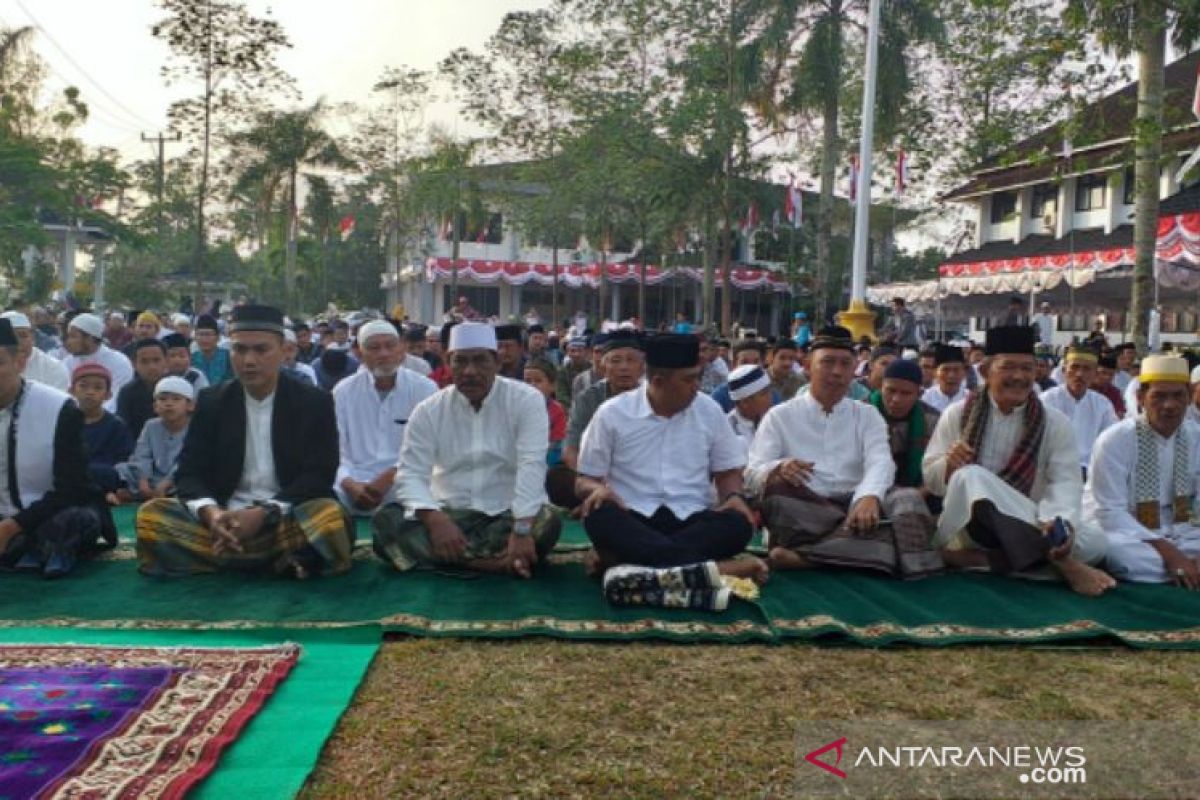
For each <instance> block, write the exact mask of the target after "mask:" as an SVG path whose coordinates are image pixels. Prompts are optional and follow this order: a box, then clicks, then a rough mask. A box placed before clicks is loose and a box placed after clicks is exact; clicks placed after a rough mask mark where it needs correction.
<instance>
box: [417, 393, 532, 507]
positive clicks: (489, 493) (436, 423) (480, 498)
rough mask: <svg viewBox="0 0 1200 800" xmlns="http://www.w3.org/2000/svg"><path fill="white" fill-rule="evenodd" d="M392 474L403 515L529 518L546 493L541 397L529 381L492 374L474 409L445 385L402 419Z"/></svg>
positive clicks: (465, 399)
mask: <svg viewBox="0 0 1200 800" xmlns="http://www.w3.org/2000/svg"><path fill="white" fill-rule="evenodd" d="M407 428H408V430H406V431H405V433H404V445H403V446H402V447H401V448H400V463H399V465H398V466H399V469H398V471H397V472H396V492H397V498H398V500H399V501H400V503H401V504H402V505H403V506H404V509H405V512H406V513H407V514H409V515H412V514H415V513H416V512H417V511H421V510H423V509H439V508H454V509H471V510H474V511H479V512H481V513H484V514H490V515H499V514H502V513H504V512H505V511H509V510H511V511H512V514H513V517H514V518H516V519H522V518H525V517H532V516H535V515H536V514H537V513H538V512H539V511H540V510H541V508H542V506H543V505H545V504H546V503H547V502H548V500H547V497H546V488H545V481H546V442H547V441H549V439H550V420H549V418H548V417H547V416H546V399H545V398H544V397H543V396H542V395H541V393H539V392H538V391H537V389H534V388H533V387H531V386H527V385H525V384H523V383H520V382H519V381H513V380H509V379H507V378H501V377H497V378H496V382H495V383H494V384H493V385H492V389H491V391H490V392H488V395H487V397H485V398H484V400H483V403H482V405H481V406H480V408H479V410H478V411H476V410H475V408H474V407H473V406H472V405H471V403H470V401H469V400H467V398H466V397H464V396H463V395H462V394H461V393H460V392H459V391H458V389H456V388H455V387H453V386H447V387H446V388H445V389H442V390H441V391H438V392H436V393H435V394H433V395H431V396H430V397H428V398H427V399H425V400H423V401H422V402H421V403H419V404H418V405H417V407H416V408H415V409H414V410H413V413H412V416H411V417H409V419H408V425H407Z"/></svg>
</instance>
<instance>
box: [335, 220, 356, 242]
mask: <svg viewBox="0 0 1200 800" xmlns="http://www.w3.org/2000/svg"><path fill="white" fill-rule="evenodd" d="M338 230H339V231H340V232H341V234H342V241H343V242H344V241H346V240H347V239H349V238H350V235H351V234H353V233H354V217H351V216H345V217H342V221H341V222H339V223H338Z"/></svg>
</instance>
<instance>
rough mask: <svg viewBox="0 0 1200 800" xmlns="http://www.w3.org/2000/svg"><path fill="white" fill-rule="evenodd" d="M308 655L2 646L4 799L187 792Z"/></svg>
mask: <svg viewBox="0 0 1200 800" xmlns="http://www.w3.org/2000/svg"><path fill="white" fill-rule="evenodd" d="M299 655H300V648H299V647H298V646H297V645H294V644H283V645H274V646H268V647H229V648H216V647H214V648H203V647H171V648H157V647H109V646H81V645H0V800H18V798H19V799H20V800H24V799H25V798H52V797H70V798H89V799H90V798H97V799H99V798H105V799H106V800H107V798H118V797H119V798H139V800H140V799H141V798H160V797H169V798H174V797H182V796H183V795H184V794H185V793H186V792H187V791H188V790H189V789H191V788H192V787H194V786H195V785H196V784H197V783H198V782H200V781H201V780H203V779H204V777H205V776H206V775H208V774H209V773H210V772H212V770H213V769H214V768H215V767H216V765H217V759H218V758H219V757H220V755H221V752H222V751H223V750H224V749H225V747H227V746H228V745H229V744H230V743H231V742H233V741H234V740H235V739H236V738H237V736H238V734H239V733H240V732H241V730H242V729H243V728H244V727H245V726H246V724H247V723H248V722H249V721H250V719H251V718H252V717H253V716H254V715H255V714H256V713H257V712H258V710H259V709H260V708H261V707H262V704H263V703H264V702H266V700H267V698H268V697H270V696H271V694H272V693H274V691H275V689H276V687H277V686H278V685H279V683H280V682H281V681H283V679H284V678H286V677H287V675H288V673H289V672H290V671H291V669H292V667H293V666H295V664H296V661H297V659H298V658H299Z"/></svg>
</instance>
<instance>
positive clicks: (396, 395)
mask: <svg viewBox="0 0 1200 800" xmlns="http://www.w3.org/2000/svg"><path fill="white" fill-rule="evenodd" d="M437 390H438V388H437V384H435V383H434V382H433V381H431V380H429V379H428V378H425V377H422V376H421V375H419V374H417V373H416V372H414V371H413V370H405V369H401V370H397V371H396V385H395V386H393V387H392V388H391V389H390V390H388V392H387V394H385V395H384V396H382V397H380V394H379V390H378V389H376V388H375V378H374V377H373V376H372V375H371V373H370V371H369V370H366V369H362V370H359V371H358V372H356V373H355V374H354V375H352V376H350V377H349V378H346V379H345V380H342V381H340V382H339V383H338V385H337V386H335V387H334V389H333V406H334V410H335V411H336V413H337V428H338V449H339V451H340V453H341V459H340V461H339V463H338V471H337V477H336V478H335V479H334V486H340V485H341V483H342V479H343V478H350V479H351V480H355V481H370V480H373V479H374V478H375V477H376V476H378V475H379V474H380V473H381V472H383V471H384V470H387V469H391V468H392V467H394V466H396V462H397V460H398V459H399V458H400V446H401V445H402V444H404V429H405V428H406V427H407V426H408V420H409V418H410V417H411V416H412V412H413V409H415V408H416V407H417V404H418V403H420V402H421V401H422V400H424V399H426V398H427V397H431V396H433V395H434V394H435V393H436V392H437Z"/></svg>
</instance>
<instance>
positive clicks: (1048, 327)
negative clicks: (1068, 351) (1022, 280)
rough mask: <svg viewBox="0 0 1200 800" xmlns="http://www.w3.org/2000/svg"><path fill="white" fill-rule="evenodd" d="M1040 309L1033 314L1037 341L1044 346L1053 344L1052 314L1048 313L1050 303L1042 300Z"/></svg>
mask: <svg viewBox="0 0 1200 800" xmlns="http://www.w3.org/2000/svg"><path fill="white" fill-rule="evenodd" d="M1039 308H1040V310H1039V311H1038V313H1036V314H1034V315H1033V325H1034V327H1035V328H1036V329H1037V334H1038V343H1039V344H1042V345H1045V346H1046V347H1052V346H1053V345H1054V327H1055V322H1054V314H1052V313H1050V312H1051V309H1050V304H1049V303H1047V302H1046V301H1044V300H1043V301H1042V304H1041V306H1040V307H1039Z"/></svg>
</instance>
